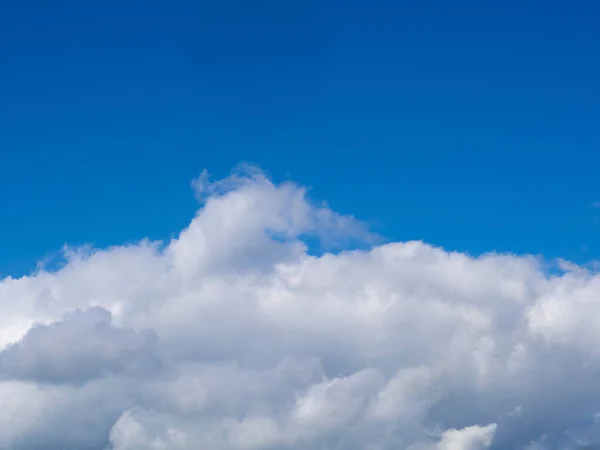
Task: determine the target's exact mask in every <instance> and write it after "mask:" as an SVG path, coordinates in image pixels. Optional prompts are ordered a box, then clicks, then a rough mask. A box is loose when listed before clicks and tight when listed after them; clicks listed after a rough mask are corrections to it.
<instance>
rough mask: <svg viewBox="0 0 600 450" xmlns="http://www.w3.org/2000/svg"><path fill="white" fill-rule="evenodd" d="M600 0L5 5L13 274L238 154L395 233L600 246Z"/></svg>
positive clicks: (131, 219)
mask: <svg viewBox="0 0 600 450" xmlns="http://www.w3.org/2000/svg"><path fill="white" fill-rule="evenodd" d="M598 24H600V3H599V2H597V1H579V2H571V1H547V0H546V1H527V0H521V1H502V2H488V1H481V0H477V1H475V0H473V1H470V0H469V1H467V0H459V1H452V2H448V1H442V0H438V1H423V0H418V1H389V2H386V1H381V0H343V1H342V0H339V1H338V0H335V1H334V0H324V1H313V0H303V1H295V0H293V1H281V0H277V1H275V0H274V1H260V0H259V1H247V0H246V1H229V0H219V1H198V0H197V1H183V0H170V1H168V2H167V1H163V2H161V1H156V0H145V1H128V0H121V1H114V0H103V1H63V0H55V1H52V2H48V1H44V2H42V1H25V0H24V1H18V2H2V3H0V192H1V194H2V203H1V206H0V275H7V274H10V273H12V274H15V275H18V274H21V273H24V272H26V271H27V270H29V269H31V268H33V267H34V266H35V261H36V260H39V259H40V258H43V257H46V256H48V255H51V254H52V253H53V252H55V251H57V250H60V248H61V246H62V245H63V244H65V243H69V244H73V245H79V244H83V243H86V242H88V243H92V244H94V245H97V246H105V245H109V244H120V243H124V242H128V241H132V240H137V239H140V238H143V237H146V236H149V237H151V238H153V239H164V238H168V237H169V236H170V235H171V234H172V233H174V232H177V231H178V230H179V229H180V228H181V227H183V226H184V225H185V224H186V223H187V222H188V221H189V219H190V218H191V217H192V215H193V213H194V210H195V208H196V204H195V200H194V197H193V194H192V192H191V189H190V181H191V179H192V178H193V177H194V176H196V175H197V174H199V173H200V172H201V170H202V169H204V168H206V169H208V170H209V171H210V172H211V173H213V174H214V176H215V177H222V176H225V175H226V174H227V173H228V172H229V170H230V169H231V168H232V167H233V166H234V165H235V164H237V163H239V162H240V161H250V162H254V163H256V164H259V165H260V166H261V167H262V168H263V169H265V170H266V171H268V172H269V173H270V174H271V175H272V176H273V178H274V179H275V180H284V179H287V178H288V177H289V178H292V179H293V180H295V181H297V182H299V183H301V184H306V185H308V186H311V187H312V192H311V193H312V195H313V196H314V197H315V198H317V199H320V200H326V201H327V202H328V203H329V204H330V205H331V206H332V208H333V209H335V210H337V211H340V212H344V213H349V214H353V215H355V216H357V217H359V218H361V219H365V220H374V221H375V223H374V228H375V230H376V231H378V232H380V233H382V234H383V235H385V236H386V237H387V238H389V239H393V240H408V239H424V240H426V241H428V242H430V243H433V244H435V245H442V246H445V247H446V248H449V249H457V250H461V251H468V252H471V253H475V254H477V253H480V252H485V251H491V250H497V251H511V252H517V253H524V252H525V253H535V254H538V253H539V254H543V255H546V256H547V257H549V258H553V257H565V258H571V259H574V260H576V261H586V260H590V259H594V258H598V257H600V226H597V225H596V219H595V216H596V215H598V216H600V210H597V211H595V210H594V208H593V207H592V203H593V202H594V201H598V200H600V177H599V176H598V172H599V169H600V26H599V25H598Z"/></svg>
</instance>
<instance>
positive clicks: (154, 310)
mask: <svg viewBox="0 0 600 450" xmlns="http://www.w3.org/2000/svg"><path fill="white" fill-rule="evenodd" d="M195 188H196V191H197V193H198V196H199V198H200V199H201V200H202V202H203V206H202V208H201V209H200V210H199V211H198V213H197V215H196V217H195V218H194V219H193V221H192V222H191V223H190V224H189V226H188V227H187V228H186V229H185V230H183V231H182V232H181V233H180V234H179V236H178V237H177V238H176V239H174V240H172V241H171V242H168V243H166V244H164V245H161V244H158V243H151V242H145V241H144V242H141V243H139V244H136V245H130V246H124V247H114V248H109V249H105V250H96V251H90V250H81V251H74V252H71V253H69V254H68V262H67V264H66V265H65V266H64V267H63V268H61V269H60V270H58V271H54V272H46V271H40V272H37V273H35V274H32V275H31V276H29V277H23V278H20V279H12V278H7V279H4V280H2V281H1V282H0V302H1V305H2V314H1V315H0V348H1V351H0V405H1V406H2V407H1V409H0V449H14V450H20V449H23V450H24V449H28V450H42V449H44V450H49V449H52V450H53V449H66V450H75V449H77V450H80V449H89V450H105V449H114V450H142V449H143V450H148V449H150V450H158V449H169V450H197V449H210V450H220V449H222V450H233V449H236V450H260V449H293V450H308V449H311V450H312V449H322V450H392V449H394V450H395V449H411V450H420V449H423V450H425V449H428V450H478V449H481V450H483V449H486V448H499V449H500V448H502V449H505V448H506V449H528V450H535V449H554V448H557V449H558V448H560V449H568V448H576V447H586V448H591V447H594V445H595V444H596V443H597V442H599V439H598V438H599V437H600V436H598V435H599V433H600V428H599V426H598V425H599V421H600V392H599V387H598V386H599V383H598V380H599V379H600V377H599V375H600V359H599V357H600V339H599V334H600V277H599V276H598V275H596V274H595V273H592V272H590V271H589V270H587V269H585V268H583V267H578V266H575V265H572V264H568V263H565V262H561V263H560V264H561V271H560V273H559V274H558V275H553V276H550V275H548V274H547V271H546V268H545V266H544V263H543V261H540V260H539V259H537V258H533V257H529V256H523V257H521V256H514V255H498V254H489V255H484V256H481V257H478V258H473V257H469V256H467V255H465V254H461V253H449V252H446V251H444V250H442V249H439V248H434V247H432V246H429V245H427V244H425V243H421V242H405V243H401V242H400V243H390V244H385V245H376V246H373V247H372V248H371V249H370V250H365V251H353V252H341V253H337V254H325V255H323V256H321V257H315V256H310V255H309V254H308V253H307V249H306V246H305V244H304V243H303V242H302V240H301V238H300V237H302V236H308V235H312V236H315V237H317V238H319V239H321V240H322V241H324V242H325V243H339V242H347V241H348V239H352V240H366V241H369V240H370V239H371V238H372V236H369V235H368V233H366V231H365V230H364V229H363V228H362V227H361V225H360V224H359V223H357V222H356V221H355V220H353V219H352V218H349V217H344V216H340V215H338V214H336V213H335V212H333V211H331V210H330V209H328V208H327V207H326V206H320V205H314V204H312V203H310V202H309V201H308V200H307V197H306V193H305V190H304V189H302V188H301V187H299V186H297V185H294V184H292V183H285V184H281V185H274V184H273V183H271V182H270V181H269V180H268V179H266V178H265V177H264V176H263V175H262V174H261V173H260V172H259V171H256V170H251V171H249V172H248V173H241V174H236V175H233V176H232V177H230V178H228V179H226V180H222V181H219V182H216V183H210V182H209V181H208V179H207V177H206V176H203V177H201V178H199V179H198V180H197V181H196V182H195Z"/></svg>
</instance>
